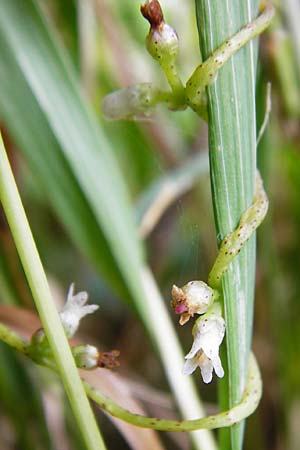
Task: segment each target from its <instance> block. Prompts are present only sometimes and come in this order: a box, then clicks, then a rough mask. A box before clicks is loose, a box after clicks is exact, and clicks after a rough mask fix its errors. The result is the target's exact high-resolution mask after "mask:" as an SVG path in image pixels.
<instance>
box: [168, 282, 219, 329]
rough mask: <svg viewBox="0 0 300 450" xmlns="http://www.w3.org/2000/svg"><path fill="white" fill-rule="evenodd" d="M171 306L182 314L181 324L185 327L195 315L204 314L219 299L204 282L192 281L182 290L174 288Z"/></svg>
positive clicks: (174, 286)
mask: <svg viewBox="0 0 300 450" xmlns="http://www.w3.org/2000/svg"><path fill="white" fill-rule="evenodd" d="M172 297H173V300H172V302H171V305H172V307H173V309H174V311H175V313H176V314H180V319H179V323H180V325H184V324H185V323H186V322H187V321H188V320H189V319H190V317H193V315H194V314H203V313H205V312H206V311H207V310H208V308H209V307H210V306H211V305H212V303H213V302H214V300H215V299H216V298H217V293H216V291H214V289H212V288H210V287H209V286H208V285H207V284H206V283H204V282H203V281H190V282H189V283H187V284H186V285H185V286H183V287H182V288H179V287H177V286H176V285H175V284H174V285H173V287H172Z"/></svg>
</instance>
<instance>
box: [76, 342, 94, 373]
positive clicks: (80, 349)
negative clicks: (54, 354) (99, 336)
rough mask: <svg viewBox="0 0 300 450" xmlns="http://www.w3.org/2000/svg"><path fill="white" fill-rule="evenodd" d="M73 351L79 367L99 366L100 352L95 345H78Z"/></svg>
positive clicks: (91, 367)
mask: <svg viewBox="0 0 300 450" xmlns="http://www.w3.org/2000/svg"><path fill="white" fill-rule="evenodd" d="M72 353H73V356H74V359H75V362H76V366H77V367H79V369H87V370H90V369H95V368H96V367H98V359H99V352H98V349H97V348H96V347H94V346H93V345H89V344H87V345H77V346H76V347H73V348H72Z"/></svg>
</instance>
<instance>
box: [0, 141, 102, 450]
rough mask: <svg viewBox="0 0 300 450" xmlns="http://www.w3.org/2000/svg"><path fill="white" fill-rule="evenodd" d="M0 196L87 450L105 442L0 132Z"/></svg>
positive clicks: (95, 449)
mask: <svg viewBox="0 0 300 450" xmlns="http://www.w3.org/2000/svg"><path fill="white" fill-rule="evenodd" d="M0 199H1V202H2V204H3V208H4V211H5V214H6V217H7V220H8V223H9V226H10V228H11V232H12V234H13V238H14V241H15V244H16V247H17V250H18V253H19V256H20V259H21V262H22V264H23V267H24V271H25V274H26V277H27V279H28V283H29V285H30V288H31V292H32V295H33V298H34V300H35V304H36V307H37V310H38V312H39V316H40V318H41V321H42V324H43V327H44V330H45V333H46V335H47V338H48V340H49V345H50V347H51V350H52V352H53V356H54V359H55V361H56V364H57V368H58V372H59V374H60V375H61V378H62V381H63V383H64V386H65V389H66V392H67V395H68V397H69V400H70V403H71V407H72V410H73V412H74V415H75V418H76V420H77V424H78V427H79V429H80V431H81V434H82V437H83V439H84V441H85V444H86V447H87V449H89V450H104V449H105V444H104V442H103V440H102V437H101V435H100V432H99V429H98V427H97V424H96V421H95V418H94V415H93V412H92V410H91V407H90V404H89V401H88V399H87V397H86V394H85V392H84V388H83V386H82V382H81V380H80V377H79V374H78V372H77V368H76V366H75V363H74V359H73V357H72V353H71V350H70V347H69V344H68V341H67V338H66V335H65V332H64V330H63V327H62V324H61V321H60V318H59V315H58V312H57V310H56V307H55V304H54V301H53V299H52V295H51V292H50V289H49V286H48V282H47V278H46V275H45V272H44V269H43V266H42V263H41V261H40V257H39V254H38V251H37V249H36V246H35V242H34V240H33V236H32V234H31V230H30V227H29V224H28V221H27V218H26V215H25V211H24V209H23V205H22V202H21V199H20V196H19V193H18V189H17V186H16V183H15V180H14V176H13V173H12V171H11V167H10V164H9V161H8V158H7V155H6V152H5V148H4V145H3V141H2V137H1V135H0Z"/></svg>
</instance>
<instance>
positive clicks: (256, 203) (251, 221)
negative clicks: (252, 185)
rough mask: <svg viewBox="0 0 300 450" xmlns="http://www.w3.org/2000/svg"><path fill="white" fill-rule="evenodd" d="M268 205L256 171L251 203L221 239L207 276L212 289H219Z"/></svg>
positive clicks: (261, 219)
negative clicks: (237, 221) (254, 188)
mask: <svg viewBox="0 0 300 450" xmlns="http://www.w3.org/2000/svg"><path fill="white" fill-rule="evenodd" d="M268 206H269V200H268V197H267V195H266V193H265V191H264V188H263V184H262V179H261V176H260V173H259V172H258V171H257V172H256V191H255V196H254V200H253V203H252V204H251V206H250V207H249V208H247V209H246V211H245V212H244V213H243V214H242V217H241V220H240V222H239V225H238V227H237V228H236V230H234V231H233V232H232V233H229V234H228V235H227V236H226V237H225V239H223V241H222V243H221V245H220V249H219V253H218V256H217V258H216V261H215V263H214V265H213V268H212V269H211V271H210V274H209V276H208V284H209V286H211V287H212V288H213V289H219V288H220V286H221V280H222V277H223V275H224V273H225V272H226V270H227V269H228V267H229V265H230V263H231V261H232V260H233V258H234V257H235V256H236V255H237V254H238V253H240V251H241V249H242V248H243V246H244V245H245V243H246V242H247V241H248V239H249V238H250V237H251V235H252V234H253V233H254V231H255V230H256V228H258V227H259V225H260V224H261V223H262V221H263V220H264V218H265V216H266V214H267V211H268Z"/></svg>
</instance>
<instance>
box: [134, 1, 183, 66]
mask: <svg viewBox="0 0 300 450" xmlns="http://www.w3.org/2000/svg"><path fill="white" fill-rule="evenodd" d="M141 12H142V14H143V16H144V17H145V18H146V19H147V20H148V21H149V23H150V31H149V34H148V36H147V38H146V46H147V50H148V52H149V53H150V55H151V56H152V57H153V58H154V59H156V60H157V61H158V62H159V64H161V66H162V67H165V68H166V67H168V66H172V65H173V64H174V63H175V60H176V57H177V54H178V50H179V44H178V36H177V33H176V31H175V30H174V29H173V28H172V27H171V26H170V25H168V24H167V23H165V21H164V16H163V12H162V10H161V6H160V4H159V2H158V1H157V0H148V1H147V2H146V3H145V4H144V5H142V6H141Z"/></svg>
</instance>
